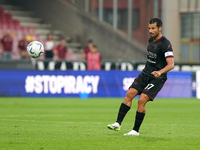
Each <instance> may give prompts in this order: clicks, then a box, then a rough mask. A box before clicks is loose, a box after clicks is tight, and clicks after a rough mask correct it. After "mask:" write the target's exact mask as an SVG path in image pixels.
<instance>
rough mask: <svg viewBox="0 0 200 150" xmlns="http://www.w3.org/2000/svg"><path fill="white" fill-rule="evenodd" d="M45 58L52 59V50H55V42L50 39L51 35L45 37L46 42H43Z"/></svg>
mask: <svg viewBox="0 0 200 150" xmlns="http://www.w3.org/2000/svg"><path fill="white" fill-rule="evenodd" d="M44 48H45V58H46V59H53V55H54V54H53V50H54V49H55V42H54V40H53V39H52V35H51V34H48V35H47V40H46V41H45V45H44Z"/></svg>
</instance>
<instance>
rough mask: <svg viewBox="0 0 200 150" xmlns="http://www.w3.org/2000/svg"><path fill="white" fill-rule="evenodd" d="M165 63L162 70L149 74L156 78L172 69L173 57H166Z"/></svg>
mask: <svg viewBox="0 0 200 150" xmlns="http://www.w3.org/2000/svg"><path fill="white" fill-rule="evenodd" d="M166 61H167V65H166V66H165V67H164V68H163V69H161V70H159V71H153V72H152V73H151V74H153V75H154V76H155V77H157V78H158V77H160V76H161V74H163V73H167V72H168V71H170V70H172V69H174V57H167V58H166Z"/></svg>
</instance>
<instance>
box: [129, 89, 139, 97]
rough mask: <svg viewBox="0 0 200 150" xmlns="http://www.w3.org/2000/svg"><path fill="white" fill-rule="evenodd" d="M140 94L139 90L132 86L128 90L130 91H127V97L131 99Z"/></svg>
mask: <svg viewBox="0 0 200 150" xmlns="http://www.w3.org/2000/svg"><path fill="white" fill-rule="evenodd" d="M137 94H138V91H137V90H135V89H133V88H130V89H129V90H128V92H127V93H126V97H127V98H130V99H133V98H134V97H135V96H136V95H137Z"/></svg>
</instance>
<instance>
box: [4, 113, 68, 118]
mask: <svg viewBox="0 0 200 150" xmlns="http://www.w3.org/2000/svg"><path fill="white" fill-rule="evenodd" d="M64 115H66V114H50V115H5V116H0V117H1V118H3V117H22V116H24V117H35V116H39V117H47V116H64Z"/></svg>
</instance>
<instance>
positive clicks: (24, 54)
mask: <svg viewBox="0 0 200 150" xmlns="http://www.w3.org/2000/svg"><path fill="white" fill-rule="evenodd" d="M27 45H28V42H27V41H26V35H25V34H24V35H23V37H22V39H21V40H20V41H19V44H18V50H19V53H20V56H21V59H27V58H29V56H28V55H27V52H26V47H27Z"/></svg>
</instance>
